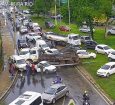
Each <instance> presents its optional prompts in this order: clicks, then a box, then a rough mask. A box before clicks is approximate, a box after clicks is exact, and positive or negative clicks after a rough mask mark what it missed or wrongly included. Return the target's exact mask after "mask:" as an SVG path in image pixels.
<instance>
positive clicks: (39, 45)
mask: <svg viewBox="0 0 115 105" xmlns="http://www.w3.org/2000/svg"><path fill="white" fill-rule="evenodd" d="M36 47H37V48H38V49H39V50H42V51H45V50H48V49H50V47H49V46H48V45H47V43H46V42H45V41H44V40H37V41H36Z"/></svg>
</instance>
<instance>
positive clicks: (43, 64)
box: [35, 61, 56, 73]
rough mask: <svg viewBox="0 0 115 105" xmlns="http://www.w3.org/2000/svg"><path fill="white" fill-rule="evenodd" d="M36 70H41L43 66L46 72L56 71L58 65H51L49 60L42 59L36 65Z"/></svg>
mask: <svg viewBox="0 0 115 105" xmlns="http://www.w3.org/2000/svg"><path fill="white" fill-rule="evenodd" d="M35 68H36V71H37V72H41V68H43V72H46V73H54V72H56V67H55V66H54V65H51V64H50V63H49V62H48V61H41V62H39V63H38V64H37V65H36V66H35Z"/></svg>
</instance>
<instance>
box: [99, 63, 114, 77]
mask: <svg viewBox="0 0 115 105" xmlns="http://www.w3.org/2000/svg"><path fill="white" fill-rule="evenodd" d="M113 73H115V62H109V63H106V64H105V65H103V66H102V67H101V68H100V69H99V70H97V75H98V76H102V77H109V76H110V75H111V74H113Z"/></svg>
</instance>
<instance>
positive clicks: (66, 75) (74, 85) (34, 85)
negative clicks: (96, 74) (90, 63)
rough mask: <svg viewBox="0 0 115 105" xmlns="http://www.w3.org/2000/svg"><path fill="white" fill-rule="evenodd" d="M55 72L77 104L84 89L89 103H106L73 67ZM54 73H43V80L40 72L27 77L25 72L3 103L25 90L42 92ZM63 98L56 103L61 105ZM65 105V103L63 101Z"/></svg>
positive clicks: (49, 83)
mask: <svg viewBox="0 0 115 105" xmlns="http://www.w3.org/2000/svg"><path fill="white" fill-rule="evenodd" d="M57 73H58V74H59V75H60V76H61V77H62V79H63V82H64V83H65V84H66V85H67V86H68V88H69V90H70V97H72V98H73V99H74V100H75V101H76V103H77V105H82V102H83V100H82V94H83V92H84V90H88V92H89V95H90V104H91V105H107V104H106V103H105V101H104V100H103V99H102V98H101V97H100V96H99V95H98V94H97V93H96V91H95V90H94V89H92V87H91V86H90V85H89V84H88V83H87V82H86V81H85V80H84V79H83V78H82V77H81V76H80V75H79V73H78V72H77V70H76V69H75V68H67V67H66V68H61V69H58V71H57ZM55 76H56V73H53V74H44V76H43V81H41V75H40V73H37V74H36V75H35V76H31V77H30V78H27V76H26V74H25V80H21V79H20V78H18V80H17V82H16V84H15V86H14V87H13V88H12V89H11V92H10V94H9V95H8V96H7V98H6V99H5V104H6V105H8V104H9V103H10V102H12V101H13V100H14V99H16V98H17V97H18V96H19V95H20V94H22V93H23V92H25V91H27V90H28V91H29V90H30V91H36V92H40V93H42V92H43V91H44V90H45V89H46V88H47V87H49V86H50V85H51V83H52V81H53V80H54V78H55ZM60 102H61V103H63V99H61V100H59V101H57V103H56V105H62V104H60ZM65 105H67V103H66V102H65Z"/></svg>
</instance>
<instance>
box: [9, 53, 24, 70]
mask: <svg viewBox="0 0 115 105" xmlns="http://www.w3.org/2000/svg"><path fill="white" fill-rule="evenodd" d="M9 60H11V61H12V62H13V63H14V64H15V67H16V68H17V69H18V70H20V71H23V70H26V61H25V59H24V58H22V57H20V56H18V55H12V56H10V58H9Z"/></svg>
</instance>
